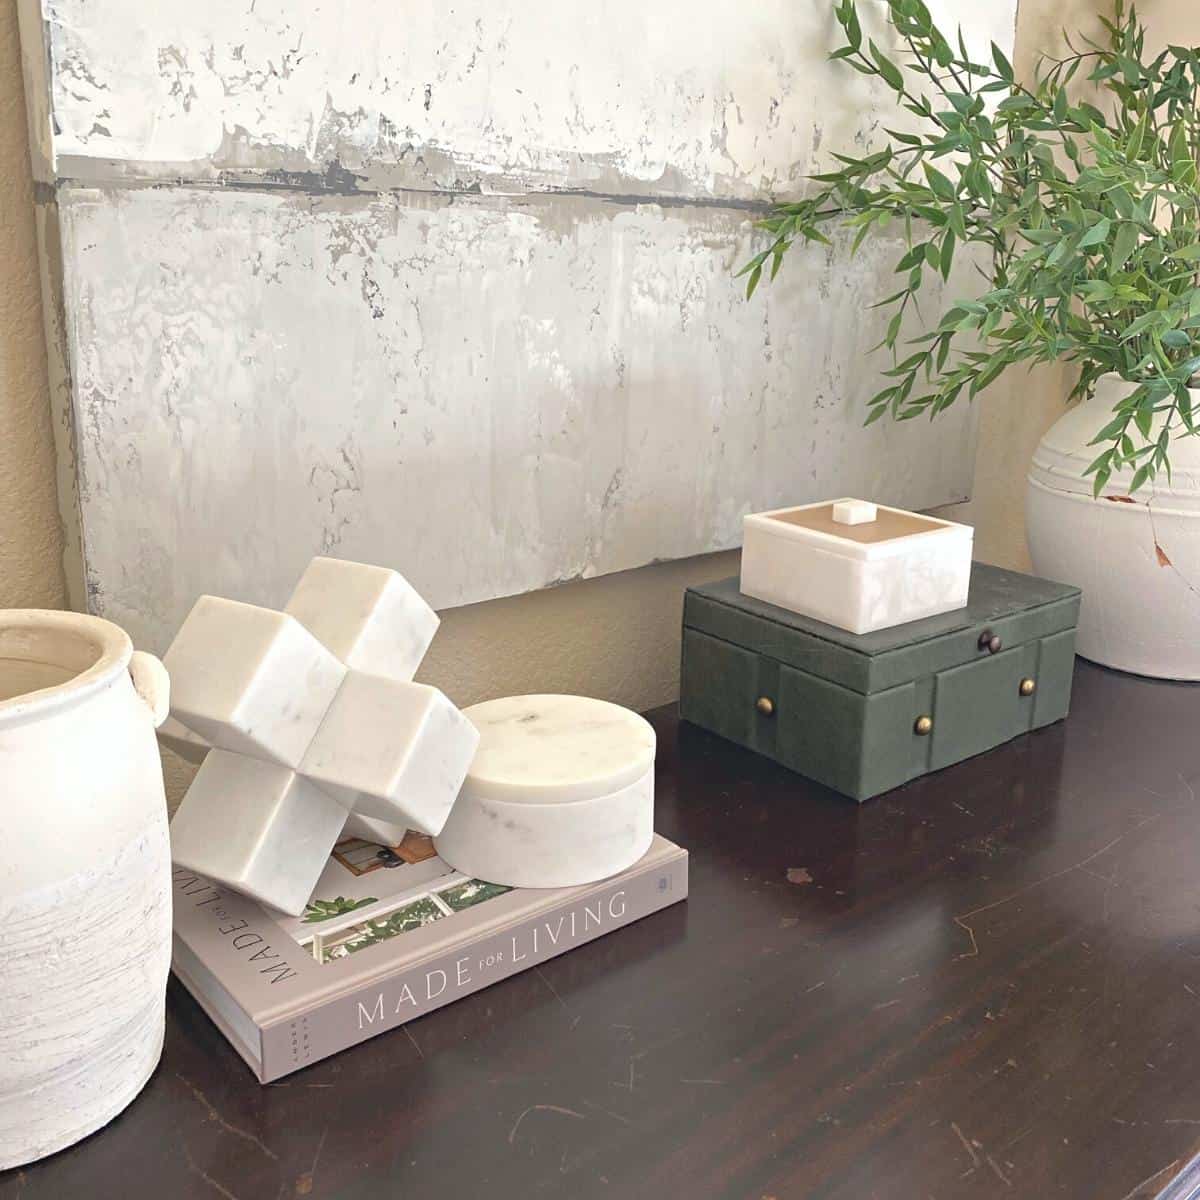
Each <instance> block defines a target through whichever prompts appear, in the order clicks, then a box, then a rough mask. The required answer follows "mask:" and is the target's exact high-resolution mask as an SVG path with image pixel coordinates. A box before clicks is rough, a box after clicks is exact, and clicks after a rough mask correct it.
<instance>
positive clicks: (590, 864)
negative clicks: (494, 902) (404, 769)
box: [435, 696, 655, 887]
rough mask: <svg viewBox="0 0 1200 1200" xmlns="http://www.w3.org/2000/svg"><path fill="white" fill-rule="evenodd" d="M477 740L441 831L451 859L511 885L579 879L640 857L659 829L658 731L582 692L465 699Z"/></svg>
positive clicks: (439, 841) (567, 883) (444, 853)
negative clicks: (471, 701) (481, 700)
mask: <svg viewBox="0 0 1200 1200" xmlns="http://www.w3.org/2000/svg"><path fill="white" fill-rule="evenodd" d="M463 711H464V714H465V715H466V717H467V718H468V719H469V720H470V721H471V722H472V723H473V724H474V725H475V727H476V728H477V729H478V730H479V734H480V738H479V749H478V750H477V751H476V753H475V759H474V761H473V762H472V764H471V769H470V771H469V772H468V774H467V778H466V782H465V783H464V784H463V787H462V791H461V792H460V793H459V796H458V800H457V802H456V803H455V805H454V807H453V809H451V811H450V816H449V818H448V820H447V821H446V825H445V827H444V828H443V829H442V832H441V834H440V835H439V836H438V837H437V838H436V839H435V845H436V847H437V852H438V854H439V855H440V856H441V857H442V858H443V859H444V860H445V861H446V862H447V863H449V864H450V865H451V866H452V867H454V868H456V869H457V870H459V871H463V872H465V873H466V874H468V875H472V876H474V877H475V878H476V879H486V880H487V881H488V882H489V883H504V884H508V885H509V886H512V887H572V886H574V885H576V884H582V883H592V882H594V881H596V880H598V879H606V878H607V877H608V876H610V875H615V874H617V873H618V872H619V871H623V870H625V868H626V867H629V866H632V865H633V864H634V863H635V862H637V860H638V859H639V858H641V857H642V855H643V854H645V853H646V851H647V850H648V849H649V848H650V842H651V839H652V838H653V836H654V749H655V737H654V730H653V729H652V728H651V727H650V725H649V724H648V723H647V722H646V721H644V720H643V719H642V718H641V717H639V716H638V715H637V714H636V713H633V712H630V711H629V710H628V709H625V708H620V707H619V706H618V705H616V704H609V703H607V702H606V701H604V700H590V699H587V698H586V697H583V696H509V697H506V698H504V699H502V700H488V701H486V702H485V703H483V704H476V705H475V706H474V707H472V708H468V709H464V710H463Z"/></svg>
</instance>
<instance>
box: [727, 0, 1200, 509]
mask: <svg viewBox="0 0 1200 1200" xmlns="http://www.w3.org/2000/svg"><path fill="white" fill-rule="evenodd" d="M888 9H889V19H890V21H891V24H892V25H893V26H894V27H895V30H896V33H897V34H898V37H899V45H900V47H901V51H902V52H900V53H896V52H894V51H893V54H894V55H895V57H894V58H893V57H889V55H888V54H887V53H885V52H884V51H883V50H882V49H881V48H880V47H879V46H878V45H877V44H876V43H875V42H874V41H872V40H871V39H869V38H864V34H863V30H862V26H861V24H860V21H859V15H858V11H857V8H856V4H855V0H836V4H835V13H836V16H837V20H838V22H839V24H840V26H841V30H842V33H843V35H844V43H845V44H844V45H842V46H840V47H839V48H838V49H837V50H836V51H835V52H834V54H833V58H835V59H838V60H840V61H842V62H843V63H845V65H846V66H847V67H848V68H850V69H853V70H856V71H859V72H861V73H862V74H864V75H872V76H876V77H878V78H879V79H881V80H882V81H883V82H884V84H886V85H887V86H888V87H889V88H891V89H892V90H893V91H894V92H895V93H896V99H897V103H898V104H899V106H900V107H902V108H903V109H906V110H907V111H908V112H909V113H911V114H913V115H914V116H915V117H917V118H918V122H917V126H916V128H915V130H914V131H913V132H906V131H892V130H889V131H887V141H886V144H884V145H881V146H880V147H879V148H878V149H876V150H873V151H872V152H871V153H869V154H866V155H863V156H861V157H855V156H851V155H842V154H839V155H835V156H834V157H835V159H836V161H837V162H838V163H839V164H840V167H839V169H838V170H836V171H832V172H829V173H826V174H821V175H814V176H813V177H812V181H813V183H815V185H816V187H815V189H814V190H813V192H812V194H810V195H808V196H806V197H805V198H804V199H802V200H799V201H796V202H794V203H787V204H780V205H779V206H777V207H776V208H775V209H774V211H773V212H772V214H771V216H770V217H769V218H768V219H766V220H764V221H762V222H760V227H761V228H762V229H764V230H766V231H767V232H768V233H769V234H770V235H771V241H770V242H769V244H768V245H767V247H766V248H765V249H764V250H762V251H761V252H760V253H759V254H756V255H755V256H754V258H753V259H751V260H750V262H749V263H747V264H746V266H745V267H744V268H743V271H742V273H743V274H745V275H747V276H748V281H747V295H752V294H753V292H754V289H755V287H756V286H757V284H758V283H759V280H760V278H761V277H762V275H763V272H764V271H767V272H768V273H769V277H770V278H772V279H773V278H774V277H775V275H776V274H777V273H778V271H779V269H780V266H781V265H782V262H783V258H784V255H785V254H786V252H787V250H788V249H789V247H791V246H792V245H793V244H794V243H795V242H796V241H800V242H828V241H829V238H828V237H827V235H826V233H825V232H824V231H825V229H827V228H828V227H830V226H833V225H836V226H841V227H848V228H850V229H853V230H854V231H855V236H854V248H855V249H857V248H858V246H859V245H860V244H861V243H862V241H863V239H864V238H866V237H868V236H870V235H871V234H873V233H876V232H881V231H883V230H889V229H890V230H892V231H900V233H901V234H902V237H903V241H904V246H905V250H904V253H903V255H902V256H901V257H900V258H899V259H898V261H897V262H896V265H895V271H896V273H897V275H898V276H899V279H898V283H899V284H900V286H899V290H897V291H896V292H894V293H893V294H892V295H890V296H887V297H885V298H884V299H882V300H880V301H879V305H878V306H877V307H883V308H884V309H886V310H889V312H890V319H889V322H888V325H887V332H886V334H885V336H884V338H883V341H882V342H881V343H880V346H881V347H883V348H886V350H888V351H890V352H891V359H892V365H891V366H890V368H889V369H887V370H886V371H885V372H884V375H885V376H886V378H887V380H888V382H887V385H886V386H885V387H883V388H882V389H881V390H880V391H879V392H878V393H877V394H876V395H875V396H874V397H873V398H872V399H871V400H870V402H869V413H868V416H867V423H868V424H870V423H871V422H873V421H876V420H879V419H880V418H881V417H883V416H884V415H885V414H887V413H891V415H892V416H893V417H895V418H898V419H900V420H906V419H909V418H912V417H916V416H920V415H921V414H923V413H928V414H929V415H930V416H931V417H932V416H936V415H937V414H938V413H940V412H942V411H944V410H945V409H947V408H948V407H949V406H950V405H952V404H953V403H955V401H956V400H958V399H960V398H961V397H963V396H966V397H967V398H968V399H973V398H974V397H975V396H976V395H977V394H978V393H979V392H981V391H982V390H983V389H984V388H986V387H987V386H988V385H989V384H991V383H992V382H993V381H994V380H996V379H997V378H998V377H999V376H1000V375H1001V374H1002V373H1003V372H1004V371H1006V370H1007V369H1008V368H1009V367H1012V366H1015V365H1017V364H1018V363H1025V364H1033V363H1044V362H1049V361H1053V360H1066V361H1069V362H1071V363H1073V364H1076V365H1077V367H1078V372H1079V374H1078V381H1077V382H1076V384H1075V386H1074V389H1073V390H1072V392H1071V397H1070V398H1071V399H1075V398H1077V397H1081V396H1084V395H1088V394H1090V393H1091V391H1092V389H1093V388H1094V386H1095V383H1096V381H1097V380H1098V379H1099V378H1100V377H1101V376H1103V375H1107V374H1109V373H1115V374H1117V375H1119V376H1120V377H1121V378H1122V379H1124V380H1127V381H1128V382H1129V384H1130V385H1131V388H1130V391H1129V392H1128V394H1127V395H1126V396H1125V398H1124V399H1123V400H1122V401H1121V402H1120V403H1119V404H1118V405H1117V406H1116V408H1115V409H1114V412H1113V417H1112V419H1111V420H1110V421H1109V422H1108V424H1106V425H1105V426H1104V428H1103V429H1101V430H1099V431H1098V432H1097V435H1096V437H1095V439H1094V444H1096V445H1098V446H1102V450H1101V452H1100V454H1099V455H1098V456H1097V458H1096V460H1095V461H1094V462H1093V463H1092V464H1091V466H1090V467H1089V468H1088V471H1087V473H1088V474H1091V475H1094V477H1095V479H1094V487H1095V491H1096V494H1097V495H1098V494H1099V493H1100V491H1101V490H1102V489H1103V487H1104V486H1105V484H1106V483H1107V482H1108V479H1109V477H1110V475H1111V474H1112V473H1113V472H1114V471H1117V470H1120V469H1126V468H1132V470H1133V476H1132V481H1131V486H1130V490H1131V491H1135V490H1137V488H1139V487H1140V486H1141V485H1142V484H1143V483H1145V482H1146V480H1147V479H1150V478H1152V477H1153V476H1154V475H1155V474H1156V473H1157V472H1158V471H1159V470H1160V469H1163V468H1165V469H1166V470H1167V471H1168V472H1169V471H1170V464H1169V459H1168V448H1169V445H1170V441H1171V439H1172V437H1175V436H1180V435H1188V434H1194V433H1195V432H1196V421H1197V419H1198V418H1197V414H1194V413H1193V411H1192V405H1191V397H1190V394H1189V390H1188V386H1189V383H1190V382H1191V380H1192V377H1193V375H1195V374H1196V373H1197V372H1198V371H1200V332H1198V331H1200V288H1198V287H1197V278H1196V275H1197V270H1198V269H1200V229H1198V222H1197V216H1198V211H1200V190H1198V186H1197V167H1196V163H1197V155H1198V153H1200V111H1198V108H1197V101H1198V98H1200V49H1188V48H1186V47H1181V46H1172V47H1170V48H1169V49H1167V50H1164V51H1163V52H1162V53H1160V54H1158V55H1156V56H1154V57H1149V56H1148V55H1147V53H1146V50H1145V28H1144V26H1143V25H1142V23H1141V22H1140V20H1139V19H1138V16H1137V12H1136V10H1135V9H1133V8H1128V9H1127V8H1126V7H1125V3H1124V0H1117V2H1116V3H1115V5H1114V9H1113V17H1112V19H1111V20H1107V19H1106V20H1104V22H1103V24H1104V28H1105V30H1106V40H1105V42H1104V44H1098V43H1094V42H1091V41H1088V40H1086V39H1076V40H1075V42H1073V43H1070V44H1069V49H1070V50H1071V53H1070V54H1068V55H1067V56H1066V57H1063V58H1059V59H1044V60H1043V62H1042V64H1041V66H1040V67H1039V68H1038V70H1037V71H1036V73H1035V76H1034V78H1033V80H1032V81H1031V82H1030V83H1029V84H1028V85H1026V84H1024V83H1022V82H1021V81H1020V80H1019V79H1017V77H1016V75H1015V73H1014V71H1013V67H1012V64H1011V63H1010V62H1009V61H1008V59H1007V58H1006V57H1005V55H1004V53H1003V52H1002V51H1001V50H1000V48H999V47H998V46H996V45H995V44H993V45H992V48H991V56H990V57H991V61H990V62H976V61H974V59H973V57H972V55H971V54H969V53H968V51H967V47H966V45H965V42H964V39H963V37H962V34H961V31H960V33H959V35H958V37H957V39H956V42H955V44H952V43H951V41H950V39H949V38H947V37H946V36H945V35H944V34H943V33H942V32H941V31H940V30H939V29H938V28H937V26H936V25H935V24H934V22H933V20H932V18H931V17H930V14H929V10H928V9H927V8H926V6H925V4H924V3H923V2H922V0H888ZM897 59H898V60H899V61H896V60H897ZM1085 84H1088V85H1090V91H1089V92H1088V94H1092V95H1093V98H1094V99H1097V100H1098V101H1099V103H1092V102H1089V101H1088V100H1087V99H1085V98H1083V97H1082V96H1081V95H1080V94H1079V93H1080V92H1081V91H1084V90H1086V89H1085V88H1084V85H1085ZM1096 92H1099V93H1100V95H1098V96H1097V95H1095V93H1096ZM964 245H975V246H981V247H983V248H984V254H983V258H984V260H985V261H986V262H987V264H988V270H987V271H986V272H985V276H984V280H983V284H982V286H981V290H980V292H979V294H977V295H974V296H970V297H966V298H962V299H957V300H956V301H954V302H953V303H952V304H951V305H950V306H949V307H948V308H947V309H946V310H945V311H943V312H942V313H941V314H940V316H939V317H938V319H937V321H936V324H926V325H925V326H924V328H925V332H924V333H923V334H921V336H919V337H917V338H915V339H914V340H912V341H911V342H909V341H905V340H904V339H903V338H902V329H903V328H904V327H905V323H906V322H905V318H906V316H907V314H909V312H910V310H913V311H914V312H915V310H916V306H917V300H918V292H919V291H920V289H921V288H922V285H923V283H924V282H925V281H926V279H927V277H928V276H930V275H933V274H936V275H940V276H941V277H942V278H943V279H949V276H950V271H951V267H952V266H953V264H954V260H955V256H956V254H958V253H959V252H960V251H961V248H962V247H963V246H964ZM876 348H877V349H879V348H880V347H876Z"/></svg>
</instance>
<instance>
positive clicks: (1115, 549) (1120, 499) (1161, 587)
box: [1025, 375, 1200, 679]
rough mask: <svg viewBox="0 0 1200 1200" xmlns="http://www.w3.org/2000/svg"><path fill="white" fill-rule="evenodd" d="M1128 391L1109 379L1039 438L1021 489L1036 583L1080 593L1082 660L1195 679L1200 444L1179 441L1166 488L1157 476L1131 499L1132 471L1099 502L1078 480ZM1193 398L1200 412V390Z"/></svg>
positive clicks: (1199, 639)
mask: <svg viewBox="0 0 1200 1200" xmlns="http://www.w3.org/2000/svg"><path fill="white" fill-rule="evenodd" d="M1131 387H1132V385H1131V384H1128V383H1126V382H1125V381H1124V380H1122V379H1120V378H1118V377H1117V376H1115V375H1114V376H1106V377H1105V378H1104V379H1102V380H1100V382H1099V383H1098V385H1097V387H1096V394H1095V396H1093V397H1092V398H1091V399H1089V400H1084V401H1082V402H1080V403H1079V404H1077V405H1076V406H1075V407H1073V408H1071V409H1070V410H1069V411H1068V412H1067V413H1066V415H1065V416H1063V417H1061V418H1060V419H1059V420H1058V421H1057V422H1056V423H1055V424H1054V425H1053V426H1052V427H1051V429H1050V430H1049V432H1048V433H1047V434H1046V436H1045V437H1044V438H1043V439H1042V441H1041V443H1040V445H1039V446H1038V448H1037V451H1036V452H1035V453H1034V456H1033V463H1032V465H1031V466H1030V469H1029V478H1028V483H1027V489H1026V505H1025V513H1026V526H1027V533H1028V537H1029V553H1030V557H1031V558H1032V560H1033V567H1034V570H1035V571H1036V572H1037V574H1039V575H1043V576H1045V577H1047V578H1049V579H1057V580H1060V581H1061V582H1063V583H1073V584H1075V585H1076V586H1078V587H1080V588H1082V589H1083V606H1082V610H1081V612H1080V617H1079V633H1078V638H1077V641H1076V647H1077V649H1078V651H1079V653H1080V654H1081V655H1083V657H1084V658H1089V659H1091V660H1092V661H1093V662H1098V663H1102V664H1103V665H1105V666H1108V667H1116V668H1117V669H1118V670H1122V671H1132V672H1134V673H1136V674H1138V675H1152V676H1155V677H1158V678H1162V679H1200V438H1196V437H1178V438H1175V439H1174V440H1173V441H1172V443H1171V448H1170V461H1171V478H1170V479H1169V480H1168V479H1167V477H1166V475H1165V473H1163V474H1160V476H1159V478H1158V479H1157V480H1155V481H1154V482H1153V483H1150V484H1146V485H1145V486H1143V487H1142V488H1141V489H1140V490H1139V491H1138V492H1137V493H1136V494H1135V495H1133V496H1130V495H1129V494H1128V490H1129V483H1130V480H1131V479H1132V472H1128V471H1127V472H1124V473H1122V474H1119V475H1118V474H1114V475H1113V476H1112V478H1111V479H1110V480H1109V482H1108V485H1107V486H1106V487H1105V489H1104V492H1103V493H1102V494H1101V496H1100V497H1099V498H1098V499H1093V497H1092V479H1091V478H1090V477H1089V478H1086V479H1085V478H1084V477H1083V472H1084V471H1085V470H1086V469H1087V467H1088V465H1089V464H1090V463H1091V462H1092V460H1093V459H1094V458H1095V457H1096V455H1097V454H1099V453H1100V451H1101V449H1102V447H1100V446H1090V445H1088V443H1089V442H1090V441H1091V440H1092V438H1094V437H1095V436H1096V434H1097V433H1098V432H1099V431H1100V430H1101V429H1102V428H1103V427H1104V426H1105V425H1106V424H1107V423H1108V422H1109V421H1110V420H1111V419H1112V416H1113V413H1112V410H1113V406H1114V405H1115V404H1117V403H1119V402H1120V400H1121V398H1122V396H1123V395H1127V394H1128V392H1129V391H1130V390H1131ZM1192 396H1193V402H1192V403H1193V408H1194V409H1195V410H1196V411H1198V412H1200V391H1196V390H1193V392H1192ZM1155 432H1156V431H1155V430H1152V431H1151V434H1152V436H1153V435H1154V433H1155Z"/></svg>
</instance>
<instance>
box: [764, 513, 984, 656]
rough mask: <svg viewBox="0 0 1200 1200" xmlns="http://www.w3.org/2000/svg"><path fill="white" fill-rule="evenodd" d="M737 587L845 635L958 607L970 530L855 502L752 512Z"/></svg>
mask: <svg viewBox="0 0 1200 1200" xmlns="http://www.w3.org/2000/svg"><path fill="white" fill-rule="evenodd" d="M743 529H744V537H743V543H744V544H743V547H742V578H741V590H742V592H743V593H744V594H745V595H747V596H753V597H754V598H755V599H757V600H765V601H767V602H768V603H769V604H776V605H778V606H779V607H780V608H786V609H789V610H790V611H792V612H797V613H801V614H802V615H804V616H806V617H813V618H815V619H816V620H818V621H824V622H825V623H826V624H828V625H834V626H836V627H837V628H838V629H845V630H848V631H849V632H850V633H871V632H873V631H874V630H877V629H889V628H891V627H892V626H893V625H903V624H904V623H905V622H907V621H918V620H920V619H921V618H922V617H932V616H936V615H937V614H938V613H944V612H951V611H953V610H954V609H956V608H962V607H963V605H965V604H966V602H967V590H968V588H969V586H970V581H971V546H972V543H973V541H974V537H975V533H974V530H973V529H971V527H970V526H969V525H958V524H955V523H954V522H953V521H942V520H939V519H937V518H936V517H926V516H922V515H920V514H918V513H910V512H905V511H904V510H903V509H898V508H887V507H885V506H884V505H882V504H880V505H872V504H867V503H865V502H863V501H854V500H835V501H825V502H823V503H821V504H806V505H801V506H800V507H798V508H779V509H774V510H773V511H771V512H764V513H752V514H750V515H749V516H747V517H746V518H745V520H744V523H743Z"/></svg>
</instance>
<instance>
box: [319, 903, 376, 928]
mask: <svg viewBox="0 0 1200 1200" xmlns="http://www.w3.org/2000/svg"><path fill="white" fill-rule="evenodd" d="M374 903H375V897H374V896H364V897H363V899H361V900H347V899H346V897H345V896H338V898H337V899H336V900H311V901H309V903H308V904H306V905H305V906H304V924H305V925H315V924H317V922H318V921H331V920H332V919H333V918H334V917H342V916H345V915H346V913H352V912H354V910H355V909H357V908H364V907H365V906H366V905H368V904H374Z"/></svg>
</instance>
